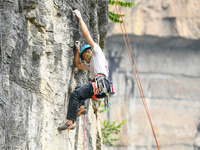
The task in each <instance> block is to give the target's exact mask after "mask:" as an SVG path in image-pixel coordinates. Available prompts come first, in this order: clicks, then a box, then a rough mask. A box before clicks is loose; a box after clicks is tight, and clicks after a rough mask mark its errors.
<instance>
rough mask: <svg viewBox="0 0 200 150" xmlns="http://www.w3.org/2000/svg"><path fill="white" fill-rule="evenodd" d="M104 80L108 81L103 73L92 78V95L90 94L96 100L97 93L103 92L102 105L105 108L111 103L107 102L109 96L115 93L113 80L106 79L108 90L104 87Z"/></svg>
mask: <svg viewBox="0 0 200 150" xmlns="http://www.w3.org/2000/svg"><path fill="white" fill-rule="evenodd" d="M105 80H107V81H108V79H107V78H106V76H105V75H104V74H97V75H96V76H95V78H94V79H93V82H92V86H93V92H94V95H93V96H92V99H93V100H97V99H98V98H97V97H96V96H97V95H102V94H105V98H104V107H105V109H108V108H111V103H110V102H109V96H110V95H113V94H114V93H115V90H114V85H113V81H108V82H109V85H110V89H109V91H108V90H107V88H106V85H105Z"/></svg>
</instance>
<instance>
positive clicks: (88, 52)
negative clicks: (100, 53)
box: [82, 49, 92, 64]
mask: <svg viewBox="0 0 200 150" xmlns="http://www.w3.org/2000/svg"><path fill="white" fill-rule="evenodd" d="M82 56H83V59H84V60H85V61H86V62H87V63H88V64H89V63H90V60H91V57H92V51H91V50H90V49H88V50H86V51H85V52H84V53H83V54H82Z"/></svg>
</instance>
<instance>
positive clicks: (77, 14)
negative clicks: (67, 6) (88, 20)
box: [74, 9, 82, 19]
mask: <svg viewBox="0 0 200 150" xmlns="http://www.w3.org/2000/svg"><path fill="white" fill-rule="evenodd" d="M74 13H75V14H76V17H77V18H78V19H81V18H82V17H81V13H80V11H79V10H78V9H76V10H74Z"/></svg>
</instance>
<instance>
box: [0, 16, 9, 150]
mask: <svg viewBox="0 0 200 150" xmlns="http://www.w3.org/2000/svg"><path fill="white" fill-rule="evenodd" d="M0 48H1V77H2V80H1V82H2V84H1V85H2V88H1V92H2V93H1V94H2V96H3V99H2V98H0V100H1V101H2V102H3V111H4V135H5V147H6V150H8V142H7V137H8V136H7V121H6V119H7V113H6V102H5V101H4V100H5V93H4V77H3V76H4V74H3V50H2V32H1V13H0Z"/></svg>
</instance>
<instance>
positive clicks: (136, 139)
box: [102, 0, 200, 150]
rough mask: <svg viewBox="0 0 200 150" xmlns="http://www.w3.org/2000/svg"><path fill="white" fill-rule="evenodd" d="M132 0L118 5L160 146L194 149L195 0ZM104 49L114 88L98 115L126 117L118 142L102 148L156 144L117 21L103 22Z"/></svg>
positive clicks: (199, 28)
mask: <svg viewBox="0 0 200 150" xmlns="http://www.w3.org/2000/svg"><path fill="white" fill-rule="evenodd" d="M132 2H135V6H134V7H132V8H122V9H121V10H122V13H124V14H125V15H126V16H125V17H124V21H125V25H126V28H127V32H128V35H129V39H130V42H131V46H132V49H133V53H134V58H135V61H136V65H137V68H138V71H139V75H140V79H141V82H142V86H143V90H144V95H145V97H146V100H147V104H148V107H149V109H150V113H151V116H152V120H153V123H154V127H155V132H156V135H157V138H158V142H159V145H160V148H161V149H162V150H200V66H199V64H200V1H199V0H190V1H189V0H156V1H155V0H135V1H132ZM109 10H112V11H113V12H115V13H116V11H115V8H114V6H110V8H109ZM105 52H106V55H107V58H108V60H109V63H110V64H109V65H110V78H111V79H112V80H113V81H114V82H115V84H116V92H117V93H116V95H114V96H113V97H112V98H111V103H112V108H111V110H109V111H107V112H105V113H102V120H104V119H108V120H110V121H115V120H117V121H118V122H121V121H122V120H123V119H125V120H127V122H126V123H125V125H124V126H123V128H122V134H121V135H122V138H121V140H120V141H119V142H118V143H117V144H118V146H116V147H110V146H105V147H104V149H109V150H111V149H113V150H156V149H157V148H156V144H155V141H154V137H153V134H152V131H151V128H150V125H149V122H148V119H147V116H146V114H145V110H144V106H143V104H142V100H141V97H140V94H139V89H138V87H137V84H136V82H135V78H134V75H133V71H132V70H131V64H130V62H129V58H128V54H127V52H126V47H125V44H124V41H123V37H122V34H121V30H120V25H119V23H113V22H110V24H109V29H108V38H107V42H106V48H105Z"/></svg>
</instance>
